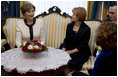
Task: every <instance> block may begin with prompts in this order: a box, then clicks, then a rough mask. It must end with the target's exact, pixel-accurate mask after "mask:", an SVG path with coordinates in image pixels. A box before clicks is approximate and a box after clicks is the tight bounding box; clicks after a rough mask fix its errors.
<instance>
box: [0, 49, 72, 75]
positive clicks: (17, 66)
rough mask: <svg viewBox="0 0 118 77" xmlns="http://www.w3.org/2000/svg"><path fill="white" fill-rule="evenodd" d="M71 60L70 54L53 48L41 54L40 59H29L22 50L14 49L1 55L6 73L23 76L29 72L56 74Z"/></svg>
mask: <svg viewBox="0 0 118 77" xmlns="http://www.w3.org/2000/svg"><path fill="white" fill-rule="evenodd" d="M70 59H71V58H70V56H69V54H68V53H66V52H64V51H63V50H60V49H55V48H51V47H48V51H45V52H41V53H40V55H39V56H38V57H27V56H26V55H24V53H23V52H22V50H21V48H14V49H11V50H8V51H5V52H4V53H1V66H2V67H3V69H4V70H5V71H6V72H12V71H14V70H15V71H17V73H19V74H21V75H22V74H23V75H25V74H27V73H28V72H37V73H38V74H39V75H40V73H43V72H46V71H47V73H48V72H49V71H51V70H53V73H54V71H57V70H58V69H59V68H61V67H62V66H65V65H67V63H68V61H69V60H70ZM41 75H43V74H41ZM45 75H46V73H45ZM48 75H49V74H48ZM51 75H52V74H51Z"/></svg>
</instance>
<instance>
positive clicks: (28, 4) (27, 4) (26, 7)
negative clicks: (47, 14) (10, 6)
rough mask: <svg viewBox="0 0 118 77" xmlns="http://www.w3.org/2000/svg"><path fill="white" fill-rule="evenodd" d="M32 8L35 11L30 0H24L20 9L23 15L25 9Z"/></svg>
mask: <svg viewBox="0 0 118 77" xmlns="http://www.w3.org/2000/svg"><path fill="white" fill-rule="evenodd" d="M32 8H33V9H34V11H35V6H34V5H33V4H31V3H30V2H26V3H24V4H23V5H22V6H21V11H22V14H23V15H24V14H25V12H26V11H29V10H30V9H32Z"/></svg>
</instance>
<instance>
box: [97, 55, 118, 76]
mask: <svg viewBox="0 0 118 77" xmlns="http://www.w3.org/2000/svg"><path fill="white" fill-rule="evenodd" d="M96 75H97V76H117V56H116V55H115V54H114V55H111V56H109V57H108V58H105V59H103V60H101V61H100V62H99V63H98V69H97V70H96Z"/></svg>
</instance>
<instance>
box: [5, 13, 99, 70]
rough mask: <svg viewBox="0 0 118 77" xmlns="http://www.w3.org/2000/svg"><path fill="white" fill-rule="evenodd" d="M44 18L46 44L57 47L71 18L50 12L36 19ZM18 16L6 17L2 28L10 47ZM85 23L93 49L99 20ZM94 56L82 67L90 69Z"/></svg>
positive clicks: (13, 43)
mask: <svg viewBox="0 0 118 77" xmlns="http://www.w3.org/2000/svg"><path fill="white" fill-rule="evenodd" d="M39 18H40V19H43V20H44V27H45V30H46V34H47V38H46V46H48V47H54V48H59V46H60V44H61V43H62V42H63V40H64V38H65V34H66V27H67V24H68V23H69V22H71V19H70V18H69V17H67V18H65V17H63V16H61V15H59V14H57V13H52V14H49V15H47V16H44V17H42V16H39V17H38V19H39ZM19 20H20V18H8V19H7V20H6V24H5V25H4V27H3V29H4V32H5V35H6V36H7V41H8V43H9V44H10V46H11V48H14V45H15V37H16V23H17V21H19ZM85 23H86V24H88V25H89V27H90V28H91V37H90V41H89V46H90V49H91V51H92V54H93V51H94V49H95V47H96V44H95V38H94V36H95V31H96V28H97V27H98V26H99V24H100V22H99V21H92V20H91V21H85ZM95 59H96V58H95V57H93V56H91V57H90V59H89V60H88V61H87V62H86V63H85V64H84V65H83V69H92V68H93V65H94V61H95Z"/></svg>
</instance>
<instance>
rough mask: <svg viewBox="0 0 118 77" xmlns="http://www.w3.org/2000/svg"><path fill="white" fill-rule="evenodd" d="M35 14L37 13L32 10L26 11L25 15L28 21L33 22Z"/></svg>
mask: <svg viewBox="0 0 118 77" xmlns="http://www.w3.org/2000/svg"><path fill="white" fill-rule="evenodd" d="M34 13H35V11H34V9H33V8H31V9H30V10H28V11H26V12H25V14H24V15H25V17H26V19H30V20H31V19H33V18H34Z"/></svg>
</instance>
